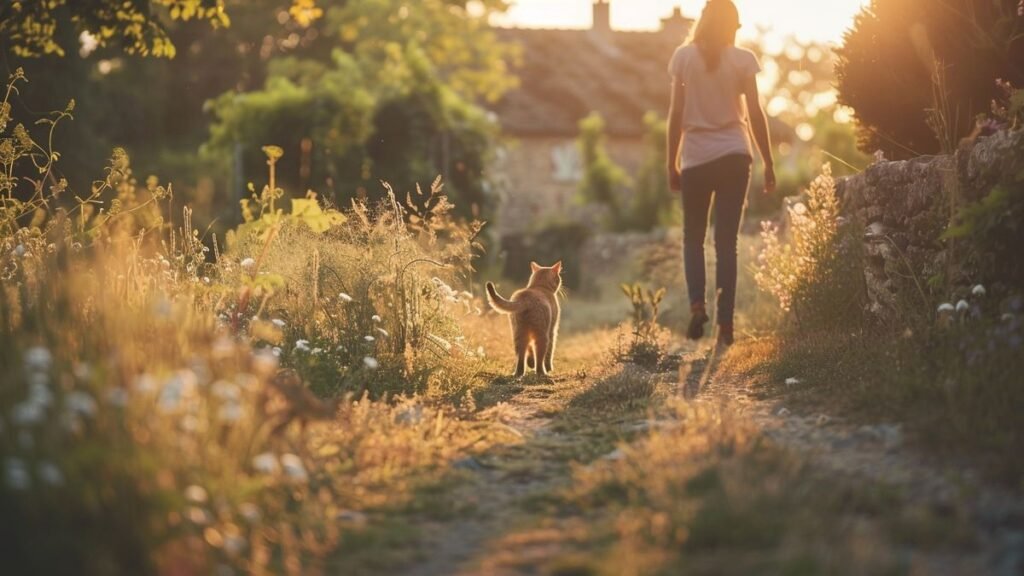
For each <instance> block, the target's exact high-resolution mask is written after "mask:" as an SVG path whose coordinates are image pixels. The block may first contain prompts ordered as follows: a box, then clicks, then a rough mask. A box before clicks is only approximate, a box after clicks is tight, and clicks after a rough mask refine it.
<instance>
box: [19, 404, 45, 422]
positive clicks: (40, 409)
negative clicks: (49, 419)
mask: <svg viewBox="0 0 1024 576" xmlns="http://www.w3.org/2000/svg"><path fill="white" fill-rule="evenodd" d="M45 412H46V407H45V406H43V405H41V404H39V403H37V402H31V401H25V402H21V403H19V404H15V405H14V408H13V409H11V422H12V423H13V424H14V425H15V426H34V425H36V424H39V423H40V422H42V421H43V418H44V416H45Z"/></svg>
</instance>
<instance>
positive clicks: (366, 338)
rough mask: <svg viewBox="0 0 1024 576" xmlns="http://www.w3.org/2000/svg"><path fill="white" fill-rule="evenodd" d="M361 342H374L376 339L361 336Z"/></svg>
mask: <svg viewBox="0 0 1024 576" xmlns="http://www.w3.org/2000/svg"><path fill="white" fill-rule="evenodd" d="M363 340H366V341H367V342H373V341H375V340H376V338H374V337H373V336H363Z"/></svg>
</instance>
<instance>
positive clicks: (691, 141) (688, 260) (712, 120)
mask: <svg viewBox="0 0 1024 576" xmlns="http://www.w3.org/2000/svg"><path fill="white" fill-rule="evenodd" d="M739 27H740V20H739V12H738V11H737V10H736V5H735V4H733V3H732V1H731V0H709V1H708V3H707V5H706V6H705V7H704V12H703V13H702V14H701V18H700V21H699V22H698V23H697V27H696V30H695V32H694V34H693V39H692V41H691V42H689V43H688V44H685V45H683V46H680V47H679V48H678V49H677V50H676V52H675V54H674V55H673V57H672V62H671V64H670V65H669V72H670V73H671V75H672V105H671V108H670V109H669V119H668V162H669V166H668V170H669V185H670V187H671V188H672V190H673V191H676V192H682V195H683V213H684V219H683V259H684V264H685V269H686V285H687V289H688V291H689V294H690V312H691V314H692V317H691V319H690V327H689V329H688V330H687V336H689V337H690V338H691V339H694V340H697V339H699V338H701V337H703V336H704V325H705V324H706V323H707V322H708V320H709V318H708V314H707V306H706V302H705V290H706V287H705V283H706V280H705V265H704V237H705V235H706V233H707V227H708V216H709V211H710V209H711V201H712V198H714V204H715V252H716V255H717V267H716V268H717V269H716V279H717V286H718V301H717V306H718V309H717V320H718V327H719V331H718V341H719V342H720V343H722V344H724V345H730V344H732V342H733V315H734V310H735V305H736V275H737V264H736V259H737V250H736V241H737V237H738V235H739V228H740V219H741V218H742V217H743V206H744V204H745V202H746V195H747V187H748V185H749V184H750V165H751V162H752V156H753V154H752V151H751V144H750V136H749V133H750V132H753V137H754V141H755V142H756V143H757V149H758V150H759V151H760V153H761V158H762V160H763V161H764V167H765V171H764V183H765V192H766V193H770V192H773V191H774V190H775V168H774V166H773V163H772V151H771V142H770V140H769V137H768V122H767V120H766V119H765V115H764V110H763V109H762V108H761V101H760V97H759V95H758V91H757V81H756V78H755V77H756V75H757V73H758V72H760V71H761V67H760V65H759V64H758V62H757V58H756V57H755V56H754V54H753V53H751V52H749V51H747V50H743V49H741V48H737V47H736V46H735V44H736V31H737V30H738V29H739Z"/></svg>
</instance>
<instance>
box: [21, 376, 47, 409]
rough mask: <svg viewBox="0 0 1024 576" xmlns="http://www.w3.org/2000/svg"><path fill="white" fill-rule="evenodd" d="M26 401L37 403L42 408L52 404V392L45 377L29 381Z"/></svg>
mask: <svg viewBox="0 0 1024 576" xmlns="http://www.w3.org/2000/svg"><path fill="white" fill-rule="evenodd" d="M27 401H28V402H31V403H33V404H38V405H40V406H41V407H43V408H49V407H50V405H51V404H53V392H51V391H50V386H49V385H48V384H47V382H46V379H45V377H44V378H43V379H41V380H34V381H32V382H31V383H29V385H28V398H27Z"/></svg>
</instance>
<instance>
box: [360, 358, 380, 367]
mask: <svg viewBox="0 0 1024 576" xmlns="http://www.w3.org/2000/svg"><path fill="white" fill-rule="evenodd" d="M363 366H366V369H367V370H376V369H377V368H380V362H378V361H377V359H376V358H371V357H369V356H367V357H366V358H363Z"/></svg>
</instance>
